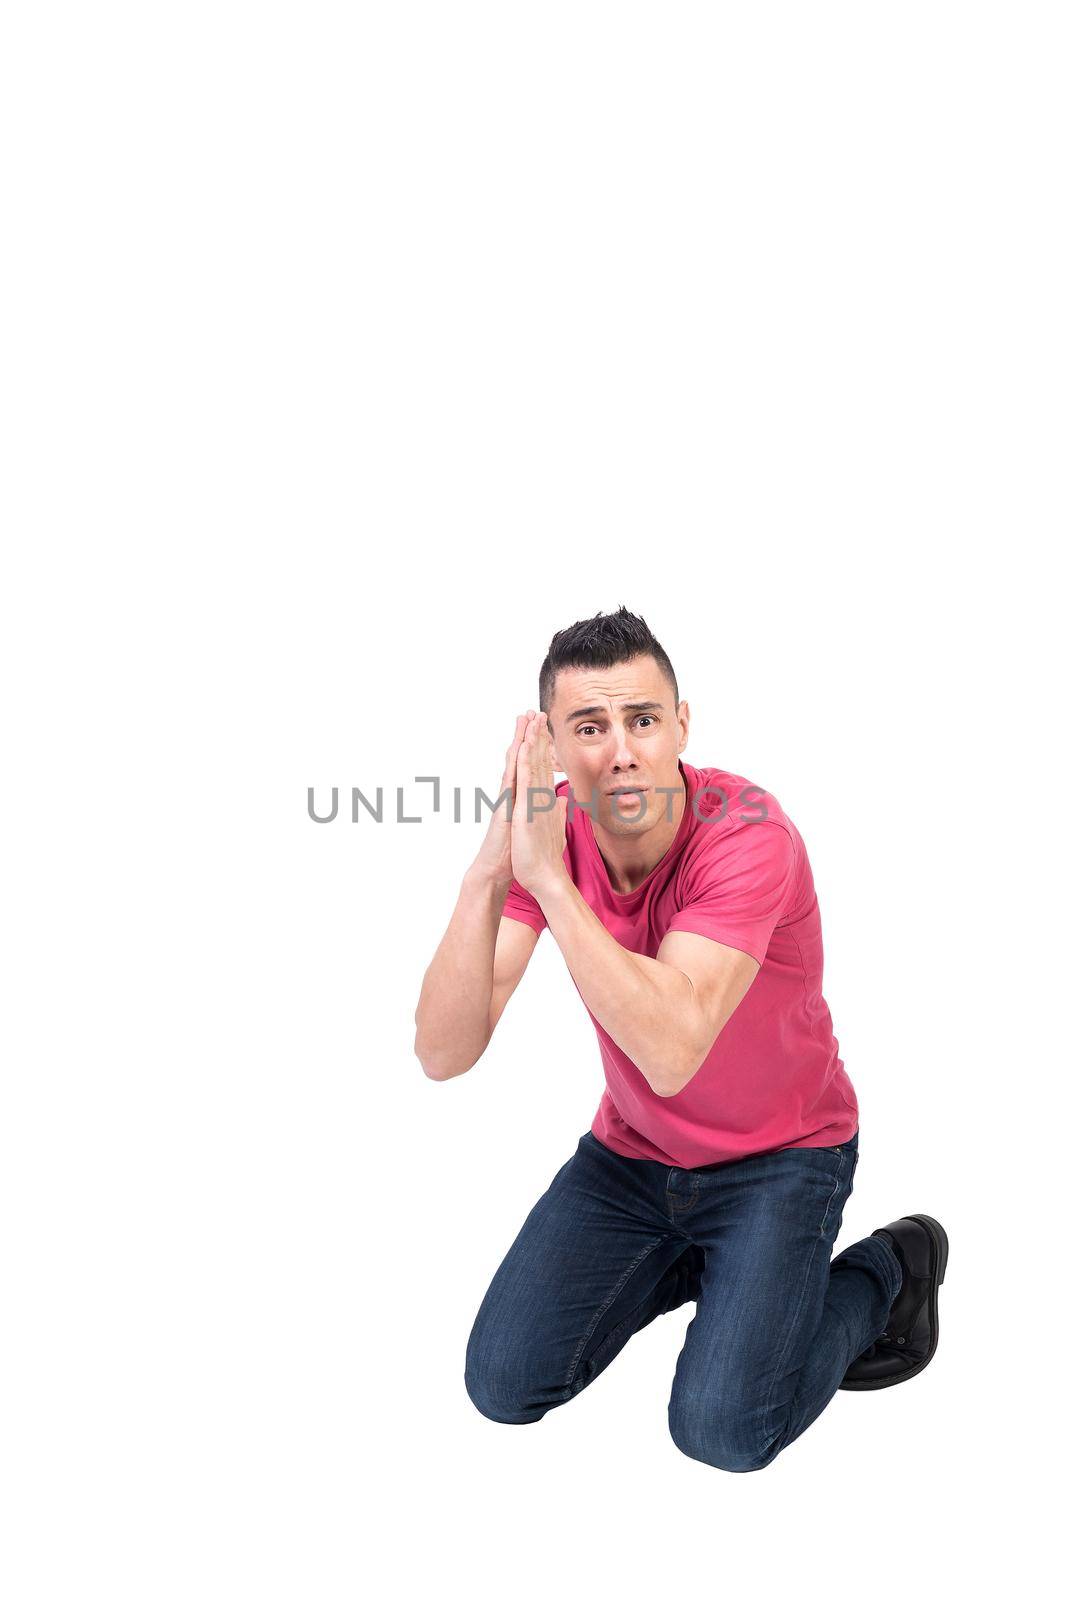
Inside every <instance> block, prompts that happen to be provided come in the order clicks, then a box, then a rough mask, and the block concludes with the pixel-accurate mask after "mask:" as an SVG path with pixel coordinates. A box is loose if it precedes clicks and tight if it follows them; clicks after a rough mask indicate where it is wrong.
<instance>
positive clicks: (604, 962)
mask: <svg viewBox="0 0 1068 1600" xmlns="http://www.w3.org/2000/svg"><path fill="white" fill-rule="evenodd" d="M531 893H532V894H533V895H534V898H535V899H536V900H537V902H538V904H539V905H540V906H541V909H542V911H543V912H544V914H545V918H546V921H547V922H548V925H549V930H550V932H551V933H552V935H553V938H554V939H555V940H556V942H557V944H558V945H559V946H560V949H561V951H562V953H563V957H564V960H565V961H566V962H567V965H568V970H569V971H570V973H571V976H572V977H573V978H574V980H575V983H576V985H577V987H578V991H579V993H580V994H581V996H582V998H583V1000H584V1001H585V1002H586V1004H587V1006H588V1007H589V1008H590V1010H591V1011H592V1013H593V1015H594V1016H595V1017H596V1018H597V1021H598V1022H599V1023H600V1024H601V1027H602V1028H603V1029H604V1030H605V1032H606V1033H607V1034H608V1035H609V1037H610V1038H612V1039H614V1040H615V1042H616V1044H617V1045H618V1046H619V1048H620V1049H621V1050H622V1051H623V1052H624V1054H625V1055H627V1056H629V1058H630V1060H631V1061H633V1063H634V1065H635V1066H636V1067H637V1068H638V1071H639V1072H640V1073H641V1074H642V1076H643V1077H644V1078H645V1079H646V1080H647V1081H648V1083H649V1086H650V1088H651V1089H652V1090H653V1092H654V1094H658V1095H660V1096H662V1097H666V1096H669V1095H675V1094H678V1092H679V1090H680V1089H683V1088H685V1086H686V1084H687V1083H689V1081H690V1079H691V1078H692V1077H693V1075H694V1073H695V1072H696V1071H697V1070H698V1068H699V1067H700V1066H701V1063H702V1062H703V1061H704V1059H705V1057H706V1056H707V1055H708V1052H709V1051H710V1050H711V1048H712V1046H713V1045H714V1044H715V1042H716V1039H717V1038H718V1037H719V1034H720V1032H721V1030H722V1029H723V1026H724V1024H725V1023H726V1022H727V1020H728V1018H729V1017H730V1016H731V1014H732V1013H733V1011H734V1010H735V1007H736V1006H737V1005H738V1004H739V1002H740V1001H741V999H742V997H743V996H744V995H745V993H746V991H747V990H748V988H749V985H750V984H751V983H752V981H753V979H754V978H755V977H756V975H757V973H758V972H759V971H760V965H759V962H757V961H755V960H754V958H753V957H752V956H751V955H747V954H746V953H745V951H744V950H735V949H733V948H732V947H731V946H730V945H724V944H718V943H717V942H716V941H714V940H712V939H706V938H705V937H704V936H703V935H702V934H699V933H679V932H675V933H669V934H667V935H666V936H665V937H664V939H663V941H662V942H661V945H660V949H659V951H658V952H657V957H656V960H655V961H654V960H652V959H651V958H650V957H649V956H642V955H637V954H636V953H635V952H634V951H632V950H625V949H624V948H623V946H622V945H621V944H619V943H617V941H616V940H615V939H613V937H612V935H611V934H610V933H609V931H608V929H607V928H606V927H605V926H604V924H603V923H602V922H601V920H600V919H599V917H598V916H597V915H596V913H595V912H594V911H592V910H591V908H590V907H589V906H588V905H587V904H586V902H585V900H583V898H582V896H581V894H580V893H579V891H578V889H576V887H575V885H574V883H573V882H572V881H571V879H570V878H569V877H567V875H566V874H564V873H554V874H552V875H550V876H547V877H546V878H545V880H544V881H542V882H539V883H538V884H537V886H532V887H531Z"/></svg>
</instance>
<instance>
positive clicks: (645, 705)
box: [564, 700, 664, 722]
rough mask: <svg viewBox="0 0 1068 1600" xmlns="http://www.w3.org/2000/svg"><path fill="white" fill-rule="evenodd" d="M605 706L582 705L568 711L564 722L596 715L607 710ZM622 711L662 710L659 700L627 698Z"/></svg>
mask: <svg viewBox="0 0 1068 1600" xmlns="http://www.w3.org/2000/svg"><path fill="white" fill-rule="evenodd" d="M607 709H608V707H607V706H583V707H582V710H581V711H569V712H568V714H567V716H566V717H565V719H564V720H565V722H574V721H575V719H576V718H577V717H596V716H597V715H598V714H599V713H600V712H602V711H607ZM622 709H623V710H624V711H663V709H664V708H663V706H662V705H661V704H660V701H659V700H628V701H627V703H626V704H625V705H624V706H623V707H622Z"/></svg>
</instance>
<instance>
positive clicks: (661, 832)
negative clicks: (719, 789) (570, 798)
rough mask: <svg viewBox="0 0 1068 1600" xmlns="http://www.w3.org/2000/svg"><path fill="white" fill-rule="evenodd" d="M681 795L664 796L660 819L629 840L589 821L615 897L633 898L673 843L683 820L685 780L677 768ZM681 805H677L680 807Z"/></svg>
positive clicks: (682, 773)
mask: <svg viewBox="0 0 1068 1600" xmlns="http://www.w3.org/2000/svg"><path fill="white" fill-rule="evenodd" d="M679 788H680V790H681V793H675V794H669V795H666V796H665V797H664V798H665V801H666V803H667V804H666V809H665V812H664V815H663V816H662V817H661V819H660V821H659V822H658V823H657V825H656V827H655V828H651V829H650V830H649V832H648V833H642V834H638V835H636V836H635V837H634V838H633V839H625V838H621V837H620V836H619V834H617V833H608V832H607V831H606V830H605V829H604V828H602V827H601V825H600V823H597V822H594V821H593V819H592V817H591V819H590V826H591V828H592V829H593V837H594V842H595V843H596V845H597V848H598V850H599V851H600V852H601V860H602V861H603V862H604V865H605V871H606V872H607V874H608V882H609V883H610V884H611V886H612V889H613V890H614V891H615V893H616V894H633V892H634V890H635V889H640V888H641V886H642V884H643V883H644V882H645V880H646V878H647V877H648V876H649V874H650V873H651V872H653V871H654V870H655V868H656V867H657V866H658V865H659V863H660V862H661V861H663V859H664V857H665V856H666V855H667V853H668V851H669V850H670V849H671V846H672V844H673V843H674V840H675V835H676V834H677V833H678V831H679V829H680V828H681V827H682V825H683V823H684V821H685V820H686V805H685V800H686V776H685V773H684V772H683V770H682V766H681V764H680V766H679ZM680 802H681V804H680Z"/></svg>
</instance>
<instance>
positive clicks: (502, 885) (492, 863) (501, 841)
mask: <svg viewBox="0 0 1068 1600" xmlns="http://www.w3.org/2000/svg"><path fill="white" fill-rule="evenodd" d="M533 716H534V712H533V711H521V712H520V714H519V716H518V717H517V718H516V719H515V736H514V738H513V739H512V742H511V744H510V745H509V746H508V750H507V752H506V754H505V758H504V774H503V776H502V778H501V787H500V789H499V790H498V796H500V795H504V796H505V799H504V801H503V802H502V803H501V804H500V805H498V807H497V809H496V811H495V812H494V813H493V815H492V817H491V818H490V824H489V827H488V828H487V829H486V837H485V838H484V839H483V841H482V844H481V847H480V849H479V852H478V855H477V856H476V857H475V859H474V861H473V862H472V863H471V866H470V867H469V868H468V871H469V872H471V873H473V874H475V875H476V876H479V877H482V876H483V875H484V876H485V878H486V879H488V881H489V882H490V883H491V884H492V885H493V886H494V888H497V889H507V888H508V887H509V885H510V884H511V881H512V878H513V876H514V874H513V872H512V814H513V813H514V811H515V784H516V759H517V757H518V755H519V748H520V745H521V744H522V742H523V735H524V734H525V732H526V729H527V724H528V722H529V721H530V720H531V718H532V717H533Z"/></svg>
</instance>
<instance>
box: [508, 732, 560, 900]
mask: <svg viewBox="0 0 1068 1600" xmlns="http://www.w3.org/2000/svg"><path fill="white" fill-rule="evenodd" d="M548 721H549V719H548V716H547V715H546V713H545V712H544V711H539V712H537V713H536V715H535V716H534V717H532V718H531V720H530V721H529V722H528V723H527V727H526V732H525V733H524V735H523V739H522V741H521V743H520V745H519V755H518V761H517V767H516V788H515V809H514V811H513V813H512V873H513V875H514V876H515V878H516V880H517V881H518V882H519V883H520V884H521V885H522V887H523V888H524V889H526V891H527V892H528V894H532V895H533V896H534V898H535V900H536V899H537V898H538V892H539V890H541V889H543V888H544V887H545V886H546V885H548V884H551V883H553V882H554V881H555V880H557V879H560V878H564V879H566V878H567V870H566V868H565V866H564V862H563V854H564V848H565V846H566V843H567V834H566V832H565V826H564V824H565V819H566V816H567V795H566V794H562V795H556V794H555V785H554V783H553V769H552V764H551V761H550V756H549V731H548Z"/></svg>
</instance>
